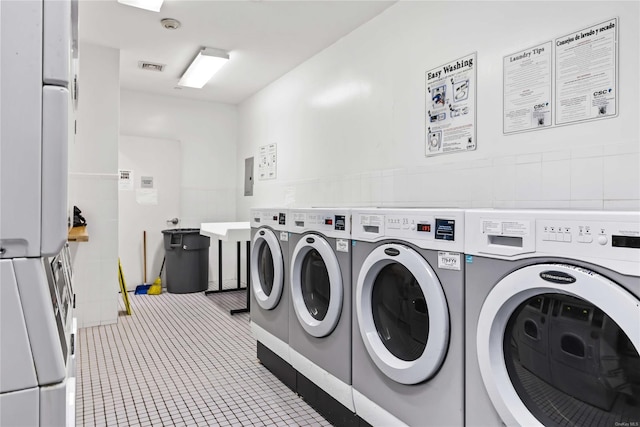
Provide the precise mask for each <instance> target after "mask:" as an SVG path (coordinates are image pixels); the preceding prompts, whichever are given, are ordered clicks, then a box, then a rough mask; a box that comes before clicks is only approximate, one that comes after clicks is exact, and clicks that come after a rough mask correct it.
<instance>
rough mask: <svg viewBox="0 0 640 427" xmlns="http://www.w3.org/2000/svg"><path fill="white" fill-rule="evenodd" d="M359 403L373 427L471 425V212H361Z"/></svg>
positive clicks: (355, 256)
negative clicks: (467, 298)
mask: <svg viewBox="0 0 640 427" xmlns="http://www.w3.org/2000/svg"><path fill="white" fill-rule="evenodd" d="M351 234H352V269H353V275H352V277H353V286H354V298H353V299H354V300H353V303H354V310H353V311H354V313H355V316H354V320H353V341H352V342H353V347H352V348H353V354H352V357H353V364H352V382H353V399H354V406H355V409H356V414H357V415H358V416H359V417H360V418H362V419H363V420H365V421H366V422H368V423H370V424H372V425H374V426H399V425H412V426H424V425H433V426H461V425H463V424H464V403H463V399H464V336H463V334H464V320H463V313H464V307H463V304H464V294H463V292H464V264H463V261H464V260H463V254H462V250H463V236H464V211H463V210H455V209H448V210H445V209H378V210H375V209H353V210H352V230H351Z"/></svg>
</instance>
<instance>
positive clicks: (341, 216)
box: [289, 208, 356, 425]
mask: <svg viewBox="0 0 640 427" xmlns="http://www.w3.org/2000/svg"><path fill="white" fill-rule="evenodd" d="M289 217H290V221H289V231H290V234H289V250H290V272H291V273H290V275H289V278H290V284H291V314H290V315H289V348H290V355H291V364H292V365H293V367H294V369H295V370H296V371H297V372H298V376H297V392H298V394H300V395H301V396H302V397H304V398H305V400H307V401H308V402H309V404H311V406H313V407H315V408H316V409H317V410H318V411H319V412H321V413H322V414H323V415H324V416H325V418H327V419H328V420H329V421H330V422H332V423H333V424H335V425H349V424H354V425H355V424H356V418H355V414H354V413H355V409H354V407H353V397H352V393H351V293H352V291H351V212H350V210H349V209H345V208H317V209H291V210H290V211H289Z"/></svg>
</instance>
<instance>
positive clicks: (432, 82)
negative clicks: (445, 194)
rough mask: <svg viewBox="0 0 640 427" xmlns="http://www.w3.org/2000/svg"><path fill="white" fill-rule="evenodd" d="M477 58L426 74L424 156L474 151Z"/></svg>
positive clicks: (457, 62) (469, 56)
mask: <svg viewBox="0 0 640 427" xmlns="http://www.w3.org/2000/svg"><path fill="white" fill-rule="evenodd" d="M476 56H477V55H476V53H475V52H474V53H472V54H470V55H467V56H465V57H463V58H460V59H456V60H455V61H452V62H449V63H447V64H445V65H442V66H440V67H438V68H434V69H432V70H429V71H427V72H426V87H427V91H426V112H427V120H426V143H425V155H426V156H427V157H429V156H435V155H438V154H449V153H456V152H459V151H469V150H475V149H476V67H477V60H476V59H477V58H476Z"/></svg>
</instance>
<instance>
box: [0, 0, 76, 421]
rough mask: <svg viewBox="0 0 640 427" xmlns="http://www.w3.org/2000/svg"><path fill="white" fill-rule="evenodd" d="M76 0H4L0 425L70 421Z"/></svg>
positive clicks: (0, 17)
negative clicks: (71, 172)
mask: <svg viewBox="0 0 640 427" xmlns="http://www.w3.org/2000/svg"><path fill="white" fill-rule="evenodd" d="M77 14H78V4H77V1H76V0H32V1H2V2H0V63H1V64H2V72H1V73H0V425H3V426H4V425H7V426H20V425H25V426H38V425H40V426H48V425H51V426H63V425H75V371H76V368H75V336H76V326H75V319H74V317H73V311H74V293H73V288H72V278H71V276H72V275H71V266H70V257H69V251H68V247H67V246H66V245H65V242H66V241H67V232H68V220H67V217H68V198H67V176H68V166H67V165H68V143H69V138H70V135H72V134H73V131H71V129H73V126H74V120H73V118H74V112H73V110H74V106H75V103H74V99H75V95H76V93H77V92H76V80H77V79H76V69H75V64H76V61H77V35H78V34H77V16H78V15H77Z"/></svg>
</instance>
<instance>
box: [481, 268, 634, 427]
mask: <svg viewBox="0 0 640 427" xmlns="http://www.w3.org/2000/svg"><path fill="white" fill-rule="evenodd" d="M639 306H640V301H639V300H638V298H637V297H634V296H633V295H632V294H630V293H629V292H627V291H626V290H625V289H623V288H622V287H621V286H620V285H618V284H616V283H614V282H612V281H611V280H609V279H607V278H605V277H603V276H601V275H600V274H598V273H595V272H592V271H589V270H586V269H584V268H581V267H575V266H571V265H565V264H538V265H531V266H528V267H524V268H521V269H519V270H516V271H514V272H513V273H511V274H509V275H507V276H506V277H504V278H503V279H502V280H501V281H500V282H498V283H497V284H496V285H495V286H494V287H493V288H492V289H491V291H490V293H489V295H488V296H487V298H486V299H485V301H484V303H483V306H482V309H481V311H480V315H479V319H478V326H477V343H476V347H477V354H478V363H479V366H480V372H481V374H482V380H483V382H484V385H485V388H486V390H487V393H488V394H489V397H490V398H491V401H492V403H493V405H494V407H495V408H496V411H497V412H498V414H499V415H500V416H501V418H502V420H503V422H504V423H505V424H506V425H527V426H542V425H545V426H560V425H563V426H564V425H632V424H630V422H632V421H636V422H637V421H638V420H640V405H639V404H638V402H640V370H639V369H638V367H639V366H640V357H639V356H638V351H639V349H640V308H639Z"/></svg>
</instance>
